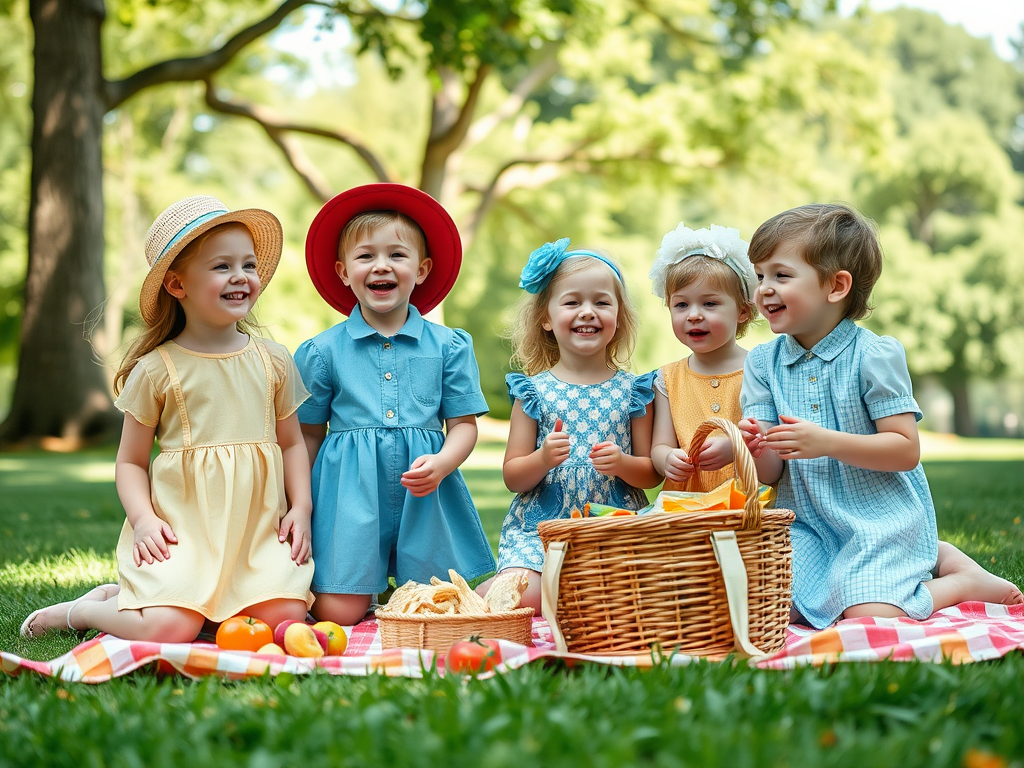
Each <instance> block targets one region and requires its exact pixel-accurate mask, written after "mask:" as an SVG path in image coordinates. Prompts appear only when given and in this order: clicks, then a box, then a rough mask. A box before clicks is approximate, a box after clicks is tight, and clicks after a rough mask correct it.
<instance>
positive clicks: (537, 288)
mask: <svg viewBox="0 0 1024 768" xmlns="http://www.w3.org/2000/svg"><path fill="white" fill-rule="evenodd" d="M568 247H569V238H568V237H563V238H562V239H561V240H556V241H555V242H553V243H544V245H542V246H541V247H540V248H538V249H537V250H535V251H534V252H533V253H531V254H530V258H529V259H527V260H526V266H525V267H523V271H522V272H521V273H520V275H519V287H520V288H522V289H523V290H524V291H526V292H527V293H533V294H536V293H540V292H541V291H543V290H544V289H545V288H546V287H547V285H548V283H550V282H551V278H552V277H553V276H554V274H555V270H557V269H558V265H559V264H561V263H562V262H563V261H565V260H566V259H571V258H575V257H577V256H589V257H590V258H592V259H597V260H598V261H603V262H604V263H605V264H607V265H608V266H609V267H611V268H612V272H614V273H615V276H616V277H617V278H619V282H620V283H622V284H623V285H625V281H624V280H623V279H622V273H621V272H619V268H618V267H616V266H615V265H614V264H612V263H611V261H609V260H608V257H607V256H602V255H601V254H599V253H594V252H593V251H583V250H580V251H569V250H566V249H567V248H568Z"/></svg>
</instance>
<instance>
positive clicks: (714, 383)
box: [711, 379, 721, 388]
mask: <svg viewBox="0 0 1024 768" xmlns="http://www.w3.org/2000/svg"><path fill="white" fill-rule="evenodd" d="M719 384H721V382H720V381H719V380H718V379H712V380H711V386H712V387H716V388H717V387H718V385H719Z"/></svg>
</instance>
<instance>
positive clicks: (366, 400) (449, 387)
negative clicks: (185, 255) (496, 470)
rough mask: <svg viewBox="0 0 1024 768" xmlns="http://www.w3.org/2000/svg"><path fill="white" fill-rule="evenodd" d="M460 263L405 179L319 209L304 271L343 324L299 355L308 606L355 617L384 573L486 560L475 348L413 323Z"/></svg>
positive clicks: (422, 571)
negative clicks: (309, 508)
mask: <svg viewBox="0 0 1024 768" xmlns="http://www.w3.org/2000/svg"><path fill="white" fill-rule="evenodd" d="M461 263H462V244H461V240H460V238H459V233H458V230H457V228H456V226H455V222H453V221H452V219H451V217H450V216H449V215H448V213H447V212H446V211H445V210H444V208H442V207H441V205H440V204H439V203H438V202H437V201H436V200H434V199H433V198H431V197H430V196H429V195H427V194H425V193H423V192H421V191H419V190H417V189H414V188H412V187H407V186H403V185H401V184H369V185H366V186H362V187H357V188H355V189H351V190H348V191H347V192H343V193H342V194H340V195H338V196H337V197H335V198H333V199H332V200H330V201H329V202H328V203H327V204H326V205H324V207H323V208H322V209H321V210H320V213H319V214H317V216H316V218H315V219H314V220H313V223H312V225H311V226H310V229H309V233H308V235H307V237H306V265H307V267H308V269H309V274H310V277H311V278H312V280H313V284H314V285H315V286H316V288H317V290H318V291H319V292H320V295H321V296H323V297H324V299H325V300H326V301H327V303H328V304H330V305H331V306H333V307H334V308H335V309H337V310H338V311H339V312H341V313H342V314H344V315H348V319H347V320H345V321H343V322H341V323H339V324H338V325H335V326H334V327H333V328H330V329H329V330H327V331H325V332H324V333H321V334H320V335H318V336H316V337H314V338H312V339H310V340H309V341H306V342H304V343H303V344H302V345H301V346H300V347H299V349H298V351H297V352H296V354H295V360H296V363H297V364H298V367H299V371H300V372H301V374H302V379H303V381H304V382H305V384H306V387H307V388H308V389H309V391H310V392H311V397H310V398H309V400H307V401H306V402H305V403H304V404H303V406H302V407H301V408H300V409H299V421H300V423H301V425H302V431H303V434H304V436H305V440H306V447H307V448H308V449H309V455H310V459H311V460H312V461H313V462H314V463H313V477H312V482H313V557H314V561H315V563H316V569H315V574H314V577H313V587H312V588H313V592H314V593H315V594H316V596H317V599H316V602H315V603H314V605H313V615H314V616H316V618H317V619H319V620H329V621H334V622H337V623H338V624H343V625H352V624H355V623H356V622H358V621H359V620H360V619H362V618H363V616H364V615H365V613H366V611H367V609H368V608H369V606H370V603H371V600H372V598H373V596H374V595H376V594H378V593H380V592H383V591H384V590H385V589H386V588H387V586H388V576H394V577H395V579H396V580H397V583H399V584H402V583H404V582H405V581H407V580H409V579H412V580H414V581H419V582H429V580H430V577H431V576H438V577H441V578H447V576H448V569H449V568H454V569H455V570H456V571H458V572H459V573H460V574H462V575H463V576H464V577H465V578H466V579H467V580H470V581H471V580H473V579H476V578H478V577H480V576H484V575H486V574H487V573H490V572H492V571H493V570H494V556H493V555H492V553H491V548H490V546H489V545H488V543H487V539H486V537H485V536H484V532H483V527H482V526H481V525H480V517H479V515H478V513H477V511H476V507H475V506H474V505H473V500H472V499H471V498H470V495H469V490H468V489H467V488H466V483H465V481H464V480H463V478H462V475H461V473H460V472H459V470H458V468H459V466H460V465H461V464H462V462H463V461H465V460H466V458H467V457H468V456H469V454H470V452H471V451H472V450H473V447H474V446H475V445H476V439H477V427H476V417H477V416H480V415H482V414H484V413H486V412H487V404H486V402H485V400H484V397H483V393H482V392H481V390H480V372H479V369H478V367H477V363H476V358H475V356H474V355H473V341H472V339H471V338H470V336H469V334H468V333H466V332H465V331H463V330H461V329H451V328H446V327H444V326H441V325H437V324H435V323H431V322H428V321H427V320H424V319H423V316H422V314H421V313H424V314H425V313H426V312H428V311H430V310H431V309H433V308H434V307H435V306H437V305H438V304H439V303H440V302H441V300H442V299H443V298H444V297H445V296H446V295H447V294H448V292H449V291H450V290H451V287H452V285H453V284H454V283H455V278H456V277H457V276H458V273H459V266H460V265H461Z"/></svg>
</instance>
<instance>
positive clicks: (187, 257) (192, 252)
mask: <svg viewBox="0 0 1024 768" xmlns="http://www.w3.org/2000/svg"><path fill="white" fill-rule="evenodd" d="M234 227H241V228H242V229H244V230H245V231H246V232H248V231H249V229H248V227H246V226H245V224H241V223H240V222H237V221H229V222H227V223H226V224H221V225H219V226H216V227H213V228H212V229H209V230H207V231H206V232H204V233H203V234H201V235H200V236H199V237H197V238H196V239H195V240H193V241H192V242H190V243H189V244H188V245H186V246H185V247H184V248H182V249H181V253H179V254H178V255H177V257H176V258H175V259H174V261H172V262H171V266H169V267H168V268H167V271H168V272H172V271H175V270H179V271H180V270H183V269H185V268H186V267H188V265H189V262H191V261H192V260H193V259H194V258H195V257H196V256H197V255H198V254H199V251H200V249H202V247H203V243H205V242H206V240H207V238H209V237H210V236H211V235H213V234H216V233H219V232H225V231H227V230H229V229H232V228H234ZM260 287H261V288H262V286H260ZM156 308H157V312H159V313H160V317H159V319H158V320H157V321H156V322H155V323H153V325H147V326H146V327H145V328H144V329H143V331H142V332H141V333H140V334H139V335H138V336H137V337H136V338H135V340H134V341H133V342H132V343H131V346H129V347H128V352H127V353H126V354H125V356H124V360H123V361H122V362H121V367H120V368H118V369H117V373H116V374H115V375H114V395H118V394H120V392H121V390H122V389H123V388H124V384H125V382H126V381H127V380H128V376H129V375H130V374H131V372H132V371H133V370H134V369H135V366H136V365H138V364H139V360H141V359H142V358H143V357H145V356H146V355H148V354H149V353H150V352H152V351H153V350H154V349H156V348H157V347H159V346H160V345H161V344H163V343H164V342H165V341H168V340H169V339H173V338H174V337H175V336H177V335H178V334H179V333H181V332H182V331H183V330H184V329H185V310H184V309H183V308H182V306H181V302H179V301H178V300H177V299H176V298H174V297H173V296H171V294H169V293H168V292H167V289H166V288H164V287H163V286H160V292H159V293H158V294H157V297H156ZM235 325H236V326H237V328H238V330H239V332H240V333H245V334H248V335H250V336H258V335H259V333H258V331H259V330H260V329H261V328H260V325H259V323H257V322H256V319H255V318H254V317H253V314H252V313H251V312H250V313H249V315H248V316H247V317H246V318H245V319H244V320H239V321H238V322H237V323H236V324H235Z"/></svg>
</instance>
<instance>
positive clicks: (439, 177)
mask: <svg viewBox="0 0 1024 768" xmlns="http://www.w3.org/2000/svg"><path fill="white" fill-rule="evenodd" d="M490 71H491V67H490V65H489V64H482V65H481V66H480V67H478V68H477V70H476V75H475V77H474V78H473V82H472V83H470V84H469V90H468V91H467V92H466V98H465V100H464V101H463V102H462V106H461V108H460V109H459V114H458V116H457V117H456V118H455V119H454V120H452V121H451V122H450V123H449V124H448V125H444V124H443V121H444V118H443V116H444V114H445V113H446V112H447V111H448V110H447V109H446V108H445V107H446V106H448V105H446V104H445V103H443V102H444V100H445V99H446V94H447V89H446V88H442V89H441V91H440V93H438V94H437V95H436V96H435V97H434V105H433V111H432V113H431V126H430V136H429V138H428V139H427V146H426V147H425V148H424V151H423V165H422V167H421V170H420V189H422V190H423V191H424V192H426V193H427V194H430V195H433V196H434V197H438V196H439V195H440V193H441V185H442V183H443V181H444V175H445V173H444V169H445V165H446V164H447V162H448V158H449V157H450V156H451V154H452V153H453V152H454V151H455V150H457V149H458V148H459V145H460V144H461V143H462V142H463V140H464V139H465V138H466V132H467V131H468V130H469V126H470V124H471V123H472V120H473V112H474V110H475V109H476V105H477V102H478V101H479V99H480V91H481V90H482V89H483V85H484V82H485V81H486V80H487V75H488V74H490ZM440 74H441V75H442V81H443V80H444V73H440Z"/></svg>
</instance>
